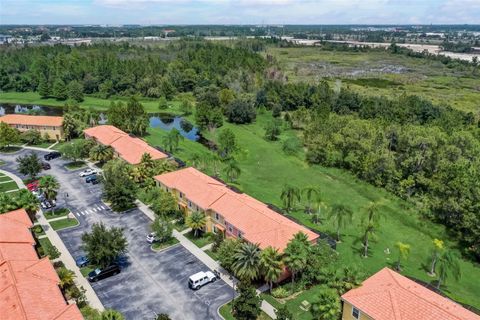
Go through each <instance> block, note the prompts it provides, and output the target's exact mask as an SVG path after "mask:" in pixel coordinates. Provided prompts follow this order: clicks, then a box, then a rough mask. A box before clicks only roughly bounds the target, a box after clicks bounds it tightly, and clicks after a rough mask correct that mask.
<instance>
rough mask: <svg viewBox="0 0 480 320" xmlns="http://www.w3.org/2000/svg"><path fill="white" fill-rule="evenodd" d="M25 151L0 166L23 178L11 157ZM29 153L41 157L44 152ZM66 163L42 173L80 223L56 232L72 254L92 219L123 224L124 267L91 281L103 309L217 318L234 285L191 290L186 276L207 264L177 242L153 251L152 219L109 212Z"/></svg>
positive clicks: (130, 315)
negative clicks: (53, 182) (54, 180)
mask: <svg viewBox="0 0 480 320" xmlns="http://www.w3.org/2000/svg"><path fill="white" fill-rule="evenodd" d="M27 152H31V151H30V150H28V151H27V150H22V151H21V152H19V153H17V154H13V155H4V154H2V155H0V159H2V160H3V161H5V162H6V164H5V165H4V166H2V169H4V170H7V171H10V172H12V173H14V174H17V175H19V176H20V177H22V178H23V176H22V175H21V174H19V173H18V171H17V170H16V166H17V164H16V162H15V158H16V157H17V156H19V155H21V154H25V153H27ZM33 152H35V153H37V154H38V155H39V156H40V157H41V158H43V154H45V153H46V152H41V151H33ZM67 162H68V161H65V160H63V159H54V160H51V161H50V164H51V166H52V168H51V169H50V170H48V171H43V173H42V174H51V175H53V176H55V177H56V178H57V180H58V181H59V183H60V185H61V189H60V191H59V195H58V198H57V204H58V207H62V206H66V207H67V208H69V209H70V211H71V212H72V213H73V214H74V215H75V217H76V218H77V219H78V220H79V222H80V224H79V225H78V226H77V227H74V228H69V229H65V230H62V231H59V232H58V234H59V236H60V237H61V239H62V240H63V242H64V243H65V246H66V247H67V249H68V250H69V251H70V253H71V254H72V255H73V257H78V256H80V255H83V251H82V248H81V245H82V242H81V236H82V234H83V233H85V232H87V231H89V230H90V229H91V226H92V225H93V224H94V223H98V222H102V223H104V224H105V225H107V226H116V227H121V228H123V229H124V233H125V236H126V237H127V240H128V252H127V254H126V256H125V258H124V259H122V261H121V270H122V272H121V273H120V274H118V275H116V276H113V277H110V278H107V279H103V280H100V281H99V282H97V283H94V284H93V285H92V286H93V289H94V290H95V292H96V293H97V295H98V297H99V298H100V300H101V302H102V304H103V305H104V306H105V308H113V309H116V310H119V311H120V312H122V313H123V314H124V315H125V317H126V318H127V319H154V317H155V314H156V313H167V314H169V315H170V317H171V318H172V319H186V320H191V319H221V318H220V316H219V315H218V313H217V310H218V308H219V307H220V306H221V305H222V304H224V303H226V302H227V301H229V300H230V299H231V298H232V295H233V289H232V288H231V287H229V286H228V285H227V284H226V283H225V282H224V281H223V280H218V281H216V282H214V283H211V284H208V285H206V286H204V287H202V288H201V289H200V290H198V291H192V290H190V289H189V288H188V284H187V280H188V277H189V276H190V275H192V274H194V273H196V272H199V271H207V270H209V269H208V267H207V266H206V265H205V264H203V263H202V262H201V261H200V260H199V259H197V258H196V257H195V256H194V255H192V254H191V253H190V252H189V251H188V250H187V249H185V248H184V247H183V246H182V245H181V244H177V245H175V246H173V247H170V248H168V249H166V250H163V251H161V252H154V251H152V250H151V248H150V245H149V244H148V243H147V242H146V239H145V237H146V235H147V234H148V233H149V232H150V223H151V221H150V220H149V219H148V218H147V217H146V216H145V215H144V214H143V213H142V212H141V211H140V210H138V209H134V210H130V211H129V212H126V213H115V212H112V210H110V209H109V208H108V206H107V205H106V204H105V203H103V202H102V200H101V189H102V186H101V184H97V185H92V184H87V183H85V178H81V177H79V172H80V171H82V170H76V171H70V170H68V169H66V168H65V164H66V163H67Z"/></svg>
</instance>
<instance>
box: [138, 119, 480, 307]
mask: <svg viewBox="0 0 480 320" xmlns="http://www.w3.org/2000/svg"><path fill="white" fill-rule="evenodd" d="M269 119H270V116H269V115H260V116H258V118H257V121H256V123H254V124H250V125H232V124H229V123H225V124H224V126H223V127H224V128H230V129H231V130H232V131H233V132H234V133H235V135H236V137H237V140H238V144H239V145H240V148H241V152H240V154H239V155H237V156H236V159H237V161H238V163H239V166H240V168H241V170H242V173H241V175H240V177H239V178H238V181H237V183H236V184H235V186H236V187H238V188H239V189H241V190H242V191H244V192H246V193H248V194H250V195H251V196H253V197H255V198H257V199H259V200H261V201H264V202H267V203H272V204H274V205H276V206H278V207H281V206H282V202H281V200H280V194H281V191H282V187H283V185H284V184H286V183H288V184H291V185H294V186H297V187H299V188H303V187H305V186H309V185H313V186H318V187H320V189H321V190H322V195H323V199H324V202H325V203H326V205H327V207H331V206H332V205H333V204H335V203H344V204H348V205H349V206H350V207H351V208H352V209H353V211H354V216H353V222H352V223H350V224H349V226H348V227H347V228H346V229H345V230H342V237H343V242H342V243H340V244H338V246H337V250H338V252H339V253H340V261H341V262H342V263H343V264H344V265H345V266H347V265H356V266H357V267H358V268H359V269H361V270H363V271H365V272H366V273H367V274H368V275H372V274H373V273H375V272H377V271H378V270H380V269H381V268H383V267H385V266H391V265H392V264H393V262H394V261H395V260H396V257H397V255H396V252H395V249H394V248H395V243H396V242H398V241H401V242H404V243H408V244H410V245H411V253H410V256H409V258H408V260H407V261H406V262H405V263H404V265H405V266H404V271H403V273H404V274H405V275H408V276H412V277H415V278H418V279H420V280H423V281H426V282H431V281H432V280H434V279H432V278H430V277H429V276H428V275H427V273H426V271H425V264H427V263H428V258H429V257H430V248H431V247H432V241H433V239H434V238H438V239H443V240H445V241H446V243H447V245H448V246H449V247H450V248H452V249H453V250H456V249H455V248H456V245H457V244H456V243H455V242H453V241H451V240H450V239H449V237H448V235H447V232H446V230H445V228H444V227H443V226H441V225H439V224H435V223H432V222H430V221H429V220H427V219H424V218H422V217H421V216H420V215H419V214H418V212H417V210H416V209H415V208H414V207H413V206H412V205H411V204H410V203H408V202H406V201H403V200H401V199H400V198H398V197H396V196H394V195H392V194H390V193H388V192H386V191H385V190H383V189H381V188H376V187H373V186H371V185H369V184H367V183H365V182H362V181H360V180H359V179H357V178H356V177H355V176H353V175H352V174H350V173H348V172H346V171H344V170H340V169H336V168H325V167H321V166H318V165H314V166H311V165H308V164H307V163H306V162H305V161H304V154H303V152H300V153H299V154H298V155H296V156H286V155H285V154H284V153H283V151H282V149H281V141H282V140H284V139H286V138H287V137H290V136H292V135H295V134H296V132H294V131H292V130H287V131H284V132H283V133H282V134H281V136H280V141H276V142H268V141H266V140H265V139H264V138H263V136H264V129H263V128H264V126H265V124H266V122H267V121H268V120H269ZM219 130H221V129H218V130H217V132H218V131H219ZM148 132H149V133H150V135H149V136H147V137H146V139H147V141H148V142H149V143H150V144H152V145H159V146H161V145H162V144H161V140H162V137H163V136H165V134H166V133H165V131H163V130H160V129H152V128H150V129H148ZM206 136H207V138H212V136H211V135H209V134H207V135H206ZM209 153H210V151H209V150H207V149H206V148H205V147H203V146H202V145H200V144H199V143H196V142H192V141H189V140H186V139H185V140H183V141H181V142H180V146H179V149H178V150H177V151H176V152H174V154H175V156H177V157H179V158H180V159H182V160H183V161H186V162H187V164H191V159H192V156H193V154H200V155H201V154H209ZM205 171H206V172H207V173H209V174H212V169H211V168H206V169H205ZM221 178H223V179H224V180H225V176H223V175H222V176H221ZM371 201H381V203H382V205H381V211H382V214H383V215H384V216H385V219H384V220H383V221H382V222H381V228H380V230H379V232H378V240H377V241H376V242H374V243H372V244H371V250H370V257H369V258H367V259H364V258H362V257H361V254H360V250H361V249H362V247H361V245H360V243H359V242H358V239H359V237H360V236H361V234H362V231H361V229H360V228H359V223H360V221H361V219H362V216H363V215H364V214H365V211H364V208H365V207H366V206H367V205H368V203H369V202H371ZM299 209H300V208H299ZM327 209H328V208H327ZM291 215H292V216H293V217H295V218H296V219H298V220H300V221H301V222H302V223H303V224H305V225H307V226H309V227H311V228H313V229H315V230H318V231H322V232H326V233H329V234H333V233H334V231H335V228H334V226H333V225H332V223H330V222H328V221H327V222H325V223H324V224H321V225H315V224H313V223H312V222H311V221H310V218H309V216H308V215H306V214H304V213H303V212H302V211H301V210H297V211H295V212H292V214H291ZM386 248H389V249H390V251H391V254H390V255H387V254H385V253H384V250H385V249H386ZM460 264H461V271H462V278H461V279H460V280H459V281H456V280H454V279H448V280H447V284H446V286H445V287H444V292H445V293H446V294H447V295H449V296H450V297H451V298H453V299H455V300H457V301H459V302H462V303H467V304H471V305H473V306H475V307H480V301H479V300H478V297H479V296H480V282H478V281H476V280H477V279H478V278H480V269H479V268H478V266H477V265H475V264H474V263H472V262H471V261H468V260H461V263H460Z"/></svg>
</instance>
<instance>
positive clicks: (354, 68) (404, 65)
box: [266, 47, 480, 114]
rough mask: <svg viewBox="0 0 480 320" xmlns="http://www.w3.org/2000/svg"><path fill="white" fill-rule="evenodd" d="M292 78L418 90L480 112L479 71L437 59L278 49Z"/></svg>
mask: <svg viewBox="0 0 480 320" xmlns="http://www.w3.org/2000/svg"><path fill="white" fill-rule="evenodd" d="M266 54H269V55H272V56H274V57H275V58H276V59H277V61H278V62H279V64H280V66H281V68H282V71H283V72H284V73H285V74H286V75H288V78H289V80H293V81H307V82H317V81H320V80H321V79H323V78H326V79H328V81H329V82H330V83H331V84H332V86H338V85H339V83H340V82H338V81H337V80H341V85H342V86H349V87H350V88H351V89H354V90H356V91H358V92H360V93H363V94H372V95H385V96H389V97H391V96H395V95H401V94H403V93H407V94H416V95H419V96H422V97H425V98H428V99H430V100H432V101H433V102H434V103H437V104H444V103H446V104H449V105H451V106H452V107H454V108H457V109H459V110H463V111H471V112H473V113H475V114H477V113H478V112H479V111H480V103H479V101H480V82H479V80H478V79H479V78H480V74H478V73H477V74H472V71H471V70H455V69H449V68H448V67H446V66H445V65H443V64H442V63H440V62H438V61H431V60H427V59H419V58H412V57H407V56H404V55H394V54H390V53H388V52H342V51H322V50H321V49H319V48H313V47H308V48H273V47H269V48H268V49H267V52H266Z"/></svg>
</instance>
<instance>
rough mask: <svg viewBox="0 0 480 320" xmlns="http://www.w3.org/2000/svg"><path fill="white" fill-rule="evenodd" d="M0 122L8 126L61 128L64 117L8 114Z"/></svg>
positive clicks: (0, 118)
mask: <svg viewBox="0 0 480 320" xmlns="http://www.w3.org/2000/svg"><path fill="white" fill-rule="evenodd" d="M0 122H5V123H8V124H21V125H26V126H54V127H61V126H62V124H63V117H54V116H31V115H26V114H7V115H4V116H3V117H0Z"/></svg>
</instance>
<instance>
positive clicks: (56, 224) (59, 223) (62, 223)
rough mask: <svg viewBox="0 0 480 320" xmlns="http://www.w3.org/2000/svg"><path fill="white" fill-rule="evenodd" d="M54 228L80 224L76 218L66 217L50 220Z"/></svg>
mask: <svg viewBox="0 0 480 320" xmlns="http://www.w3.org/2000/svg"><path fill="white" fill-rule="evenodd" d="M49 223H50V225H51V226H52V228H53V230H61V229H65V228H70V227H75V226H77V225H78V220H77V219H75V218H65V219H60V220H55V221H51V222H49Z"/></svg>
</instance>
